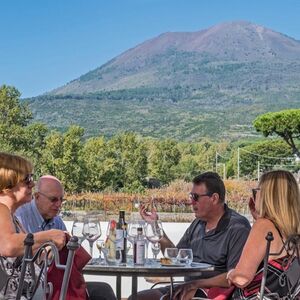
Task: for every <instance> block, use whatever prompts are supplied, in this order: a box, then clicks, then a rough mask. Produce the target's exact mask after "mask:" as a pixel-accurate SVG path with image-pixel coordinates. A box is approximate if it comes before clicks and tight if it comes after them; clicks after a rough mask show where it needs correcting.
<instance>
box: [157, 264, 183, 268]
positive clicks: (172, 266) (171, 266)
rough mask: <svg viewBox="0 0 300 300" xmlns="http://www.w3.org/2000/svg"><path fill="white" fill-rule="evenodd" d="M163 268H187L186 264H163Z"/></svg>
mask: <svg viewBox="0 0 300 300" xmlns="http://www.w3.org/2000/svg"><path fill="white" fill-rule="evenodd" d="M161 265H162V267H170V268H180V267H185V264H170V265H168V264H161Z"/></svg>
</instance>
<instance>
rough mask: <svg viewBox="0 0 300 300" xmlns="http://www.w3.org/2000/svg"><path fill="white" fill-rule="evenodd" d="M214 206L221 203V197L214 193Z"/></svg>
mask: <svg viewBox="0 0 300 300" xmlns="http://www.w3.org/2000/svg"><path fill="white" fill-rule="evenodd" d="M211 197H212V198H213V202H214V204H218V203H219V202H220V196H219V194H218V193H213V194H212V196H211Z"/></svg>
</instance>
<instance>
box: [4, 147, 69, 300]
mask: <svg viewBox="0 0 300 300" xmlns="http://www.w3.org/2000/svg"><path fill="white" fill-rule="evenodd" d="M32 169H33V167H32V164H31V163H30V162H29V161H28V160H26V159H24V158H23V157H20V156H17V155H12V154H8V153H3V152H0V228H1V234H0V256H1V262H3V264H2V267H4V268H7V269H9V268H10V266H11V264H13V263H15V262H16V261H20V257H22V255H23V254H24V239H25V237H26V232H25V231H24V229H23V228H22V226H21V225H20V223H19V222H18V220H17V218H16V217H15V216H14V212H15V211H16V209H17V208H18V207H20V206H21V205H23V204H25V203H27V202H29V201H31V198H32V188H33V187H34V182H33V175H32ZM46 241H52V242H53V243H54V244H55V245H56V246H57V248H58V249H61V248H62V247H63V246H64V245H65V233H64V232H63V231H61V230H56V229H52V230H48V231H42V232H38V233H35V234H34V245H33V251H34V250H36V249H38V248H39V247H40V246H41V245H42V244H43V243H44V242H46ZM15 265H16V263H15ZM20 269H21V268H20V267H19V268H17V269H16V277H17V276H18V272H20ZM0 288H2V289H1V291H0V299H3V298H2V297H3V296H4V295H3V293H4V291H3V287H0ZM4 297H5V298H4V299H15V298H16V291H15V289H14V288H13V286H12V285H8V290H7V291H6V292H5V296H4Z"/></svg>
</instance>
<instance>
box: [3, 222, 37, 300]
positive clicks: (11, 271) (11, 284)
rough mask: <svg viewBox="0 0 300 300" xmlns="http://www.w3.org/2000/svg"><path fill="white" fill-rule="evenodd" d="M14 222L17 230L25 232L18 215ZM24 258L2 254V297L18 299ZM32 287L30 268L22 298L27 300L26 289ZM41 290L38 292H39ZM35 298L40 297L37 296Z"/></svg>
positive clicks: (10, 299)
mask: <svg viewBox="0 0 300 300" xmlns="http://www.w3.org/2000/svg"><path fill="white" fill-rule="evenodd" d="M13 223H14V225H15V228H16V232H17V233H20V232H24V230H23V228H22V226H21V224H20V223H19V221H18V220H17V218H16V217H13ZM22 259H23V257H4V256H0V278H1V280H0V290H1V291H0V299H1V300H2V299H7V300H12V299H16V296H17V292H18V287H19V278H20V274H21V268H22ZM35 268H37V269H36V271H38V272H39V269H38V267H37V266H35ZM30 287H32V276H31V272H30V270H29V269H27V270H26V274H25V282H24V285H23V290H24V292H23V293H22V295H23V296H22V297H21V300H23V299H24V300H25V299H27V298H26V291H28V290H29V289H30ZM39 293H40V291H39V292H38V294H39ZM35 299H38V298H36V297H35Z"/></svg>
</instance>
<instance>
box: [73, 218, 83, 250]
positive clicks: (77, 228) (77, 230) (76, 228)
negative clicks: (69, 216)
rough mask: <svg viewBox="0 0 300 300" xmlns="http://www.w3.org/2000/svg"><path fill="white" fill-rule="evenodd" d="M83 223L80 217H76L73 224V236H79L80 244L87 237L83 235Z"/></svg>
mask: <svg viewBox="0 0 300 300" xmlns="http://www.w3.org/2000/svg"><path fill="white" fill-rule="evenodd" d="M83 225H84V222H83V220H82V219H80V218H76V219H75V220H74V222H73V225H72V231H71V233H72V235H73V236H77V237H78V242H79V244H81V243H82V242H83V241H84V240H85V237H84V235H83Z"/></svg>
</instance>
